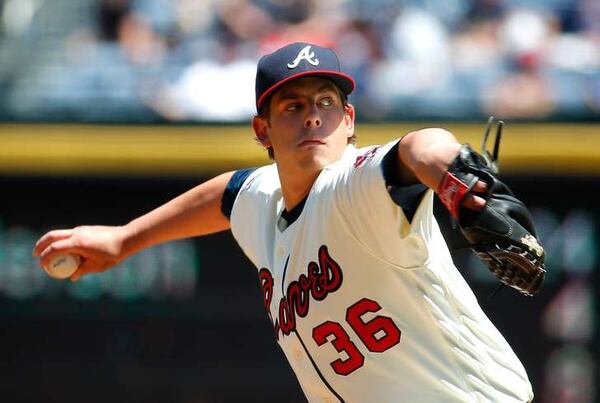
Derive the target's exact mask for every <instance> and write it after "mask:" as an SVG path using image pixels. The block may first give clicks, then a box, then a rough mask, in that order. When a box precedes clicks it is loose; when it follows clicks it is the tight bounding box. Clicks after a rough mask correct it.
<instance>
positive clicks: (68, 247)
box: [39, 238, 81, 267]
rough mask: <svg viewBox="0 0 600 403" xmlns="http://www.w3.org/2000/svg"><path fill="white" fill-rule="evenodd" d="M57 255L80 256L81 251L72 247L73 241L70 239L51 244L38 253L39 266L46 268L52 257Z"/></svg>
mask: <svg viewBox="0 0 600 403" xmlns="http://www.w3.org/2000/svg"><path fill="white" fill-rule="evenodd" d="M59 254H73V255H80V256H81V250H80V249H79V248H77V247H75V245H73V241H72V240H71V239H70V238H66V239H61V240H58V241H55V242H52V243H51V244H50V245H48V246H47V247H46V249H44V250H43V251H42V252H40V254H39V257H40V266H42V267H44V266H46V265H47V264H49V263H50V260H51V259H52V258H53V257H54V256H57V255H59Z"/></svg>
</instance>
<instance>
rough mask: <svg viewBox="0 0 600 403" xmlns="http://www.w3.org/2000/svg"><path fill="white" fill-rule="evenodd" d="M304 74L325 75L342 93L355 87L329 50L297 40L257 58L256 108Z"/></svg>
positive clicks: (332, 52) (347, 92)
mask: <svg viewBox="0 0 600 403" xmlns="http://www.w3.org/2000/svg"><path fill="white" fill-rule="evenodd" d="M305 76H318V77H324V78H327V79H329V80H331V81H333V82H334V83H335V84H336V85H337V86H338V87H339V88H340V89H341V90H342V92H343V93H344V94H346V95H348V94H350V93H351V92H352V90H354V86H355V83H354V79H353V78H352V77H350V76H349V75H348V74H345V73H342V71H341V69H340V62H339V60H338V58H337V55H336V54H335V52H334V51H333V50H332V49H329V48H324V47H321V46H317V45H313V44H310V43H303V42H296V43H292V44H290V45H286V46H284V47H282V48H280V49H278V50H276V51H275V52H273V53H270V54H268V55H265V56H263V57H261V58H260V60H259V61H258V68H257V70H256V109H257V110H259V109H260V108H261V107H262V106H263V103H264V101H265V100H266V99H267V98H269V96H270V95H273V93H274V92H275V91H276V90H278V89H279V88H280V87H281V86H282V85H284V84H287V83H288V82H290V81H291V80H294V79H296V78H300V77H305Z"/></svg>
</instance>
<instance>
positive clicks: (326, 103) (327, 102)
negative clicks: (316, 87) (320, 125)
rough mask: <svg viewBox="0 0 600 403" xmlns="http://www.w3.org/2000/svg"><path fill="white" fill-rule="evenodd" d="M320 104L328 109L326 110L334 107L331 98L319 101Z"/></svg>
mask: <svg viewBox="0 0 600 403" xmlns="http://www.w3.org/2000/svg"><path fill="white" fill-rule="evenodd" d="M319 103H320V104H321V105H322V106H324V107H326V108H327V107H330V106H333V99H332V98H330V97H327V98H323V99H321V100H320V101H319Z"/></svg>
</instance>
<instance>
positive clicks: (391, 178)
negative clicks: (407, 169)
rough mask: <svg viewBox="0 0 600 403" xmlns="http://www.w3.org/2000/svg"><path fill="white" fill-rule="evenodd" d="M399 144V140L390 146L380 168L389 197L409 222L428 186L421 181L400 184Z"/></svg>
mask: <svg viewBox="0 0 600 403" xmlns="http://www.w3.org/2000/svg"><path fill="white" fill-rule="evenodd" d="M399 144H400V141H398V142H397V143H396V144H395V145H394V146H393V147H392V148H390V150H389V151H388V152H387V154H386V155H385V156H384V157H383V161H382V164H381V169H382V171H383V178H384V180H385V185H386V187H387V190H388V193H389V194H390V197H391V198H392V200H393V201H394V203H396V205H398V206H400V207H401V208H402V210H403V211H404V215H405V216H406V219H407V220H408V221H409V222H411V221H412V219H413V217H414V215H415V213H416V211H417V208H418V207H419V204H420V203H421V199H422V198H423V195H424V194H425V192H426V191H427V189H428V188H427V186H425V185H424V184H422V183H415V184H412V185H403V184H401V182H400V178H399V177H398V170H397V166H398V145H399Z"/></svg>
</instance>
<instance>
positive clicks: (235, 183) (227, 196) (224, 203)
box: [221, 168, 256, 219]
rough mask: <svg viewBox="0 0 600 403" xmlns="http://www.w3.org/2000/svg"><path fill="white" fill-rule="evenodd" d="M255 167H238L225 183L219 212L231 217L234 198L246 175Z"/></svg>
mask: <svg viewBox="0 0 600 403" xmlns="http://www.w3.org/2000/svg"><path fill="white" fill-rule="evenodd" d="M255 170H256V168H246V169H240V170H237V171H235V172H234V174H233V176H232V177H231V179H229V182H228V183H227V186H226V187H225V191H224V192H223V197H222V198H221V212H222V213H223V215H225V217H227V218H228V219H231V210H232V209H233V203H234V202H235V198H236V197H237V195H238V193H239V192H240V189H241V188H242V185H243V184H244V182H245V181H246V179H248V176H250V174H251V173H252V172H254V171H255Z"/></svg>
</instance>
